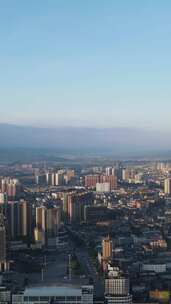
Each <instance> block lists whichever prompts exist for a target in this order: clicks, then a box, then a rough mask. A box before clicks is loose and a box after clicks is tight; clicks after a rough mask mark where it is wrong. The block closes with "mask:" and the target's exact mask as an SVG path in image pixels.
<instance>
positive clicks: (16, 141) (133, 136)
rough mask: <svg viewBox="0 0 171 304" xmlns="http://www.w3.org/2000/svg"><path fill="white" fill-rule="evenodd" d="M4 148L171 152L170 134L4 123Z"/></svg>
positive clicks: (0, 143) (0, 141) (0, 132)
mask: <svg viewBox="0 0 171 304" xmlns="http://www.w3.org/2000/svg"><path fill="white" fill-rule="evenodd" d="M0 147H1V148H36V149H41V148H42V149H57V150H66V151H83V152H85V151H89V152H93V151H94V152H99V153H100V152H105V151H106V152H111V153H117V154H119V153H122V154H124V153H132V154H133V153H135V154H136V153H140V152H141V151H161V150H162V151H165V150H171V142H170V134H169V133H162V132H160V133H159V132H155V131H150V130H148V131H146V130H141V129H138V128H137V129H136V128H87V127H85V128H84V127H80V128H78V127H57V128H46V127H45V128H43V127H41V128H40V127H30V126H18V125H12V124H0Z"/></svg>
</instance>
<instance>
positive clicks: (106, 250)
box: [102, 236, 113, 260]
mask: <svg viewBox="0 0 171 304" xmlns="http://www.w3.org/2000/svg"><path fill="white" fill-rule="evenodd" d="M112 255H113V242H112V239H111V238H110V237H109V236H108V237H106V238H104V239H103V240H102V258H103V260H109V259H111V258H112Z"/></svg>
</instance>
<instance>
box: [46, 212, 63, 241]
mask: <svg viewBox="0 0 171 304" xmlns="http://www.w3.org/2000/svg"><path fill="white" fill-rule="evenodd" d="M60 223H61V208H60V207H54V208H49V209H46V232H47V236H48V237H56V236H57V233H58V230H59V227H60Z"/></svg>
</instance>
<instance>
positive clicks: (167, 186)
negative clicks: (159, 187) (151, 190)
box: [164, 178, 171, 195]
mask: <svg viewBox="0 0 171 304" xmlns="http://www.w3.org/2000/svg"><path fill="white" fill-rule="evenodd" d="M164 193H165V194H168V195H169V194H171V178H166V179H165V181H164Z"/></svg>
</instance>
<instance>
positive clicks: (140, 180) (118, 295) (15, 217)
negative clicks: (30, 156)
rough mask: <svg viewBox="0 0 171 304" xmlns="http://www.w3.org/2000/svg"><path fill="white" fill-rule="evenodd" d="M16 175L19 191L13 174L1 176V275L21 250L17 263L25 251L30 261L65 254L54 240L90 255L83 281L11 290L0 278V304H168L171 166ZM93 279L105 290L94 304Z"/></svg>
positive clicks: (143, 164) (125, 165)
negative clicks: (44, 256)
mask: <svg viewBox="0 0 171 304" xmlns="http://www.w3.org/2000/svg"><path fill="white" fill-rule="evenodd" d="M36 165H37V164H36ZM36 165H35V166H36ZM20 170H23V171H24V172H26V174H25V175H24V174H23V175H24V176H23V177H22V178H23V179H22V178H21V180H22V181H23V180H24V182H23V185H22V187H21V182H20V181H19V180H20V178H19V177H18V178H17V179H16V178H15V177H14V178H11V177H2V178H1V179H0V274H2V275H3V274H4V273H8V272H9V271H10V269H11V268H10V265H11V258H12V259H13V261H12V262H14V263H15V258H16V259H17V254H18V255H20V253H21V254H22V257H23V260H25V257H26V256H27V254H28V252H29V258H30V257H31V256H34V253H35V252H36V254H37V255H38V254H40V253H43V254H45V252H48V253H49V252H51V251H54V252H55V254H58V253H59V251H60V252H62V253H63V254H64V247H62V245H61V243H60V239H61V240H63V241H61V242H62V244H64V243H66V244H68V243H67V241H66V234H67V238H68V239H69V241H70V243H69V246H68V247H67V254H69V256H70V255H74V256H76V257H77V256H80V253H79V252H80V251H79V250H80V248H77V246H83V248H82V247H81V250H83V249H84V250H87V252H88V254H89V255H90V258H87V257H86V255H85V256H84V255H83V259H81V261H82V262H83V264H84V263H85V264H86V265H87V267H88V270H87V271H85V269H84V274H83V276H84V275H85V276H86V279H87V280H88V281H89V282H87V283H86V284H81V282H80V284H73V282H72V280H71V281H70V284H68V285H67V284H64V282H63V283H60V282H54V284H50V285H45V284H44V282H42V284H39V286H30V285H29V284H26V286H24V287H23V288H20V289H15V290H10V289H9V288H8V287H7V286H5V285H4V284H1V275H0V286H1V287H0V303H3V304H9V303H14V304H20V303H22V304H23V303H32V304H35V303H36V304H38V303H39V304H41V303H43V304H50V303H53V304H56V303H58V304H59V303H62V304H64V303H65V304H66V303H68V304H82V303H85V304H91V303H93V301H94V302H96V301H97V303H99V302H100V303H106V304H131V303H169V301H170V299H171V293H170V290H171V283H170V282H171V263H170V259H171V164H170V162H168V163H167V162H159V163H156V162H142V161H141V162H135V163H133V162H124V163H122V164H121V163H118V162H117V163H116V164H115V165H114V166H113V165H111V166H107V167H106V166H103V165H102V166H98V167H93V166H92V167H91V166H90V165H89V166H87V167H86V166H82V167H81V168H80V167H76V168H74V169H68V168H64V169H54V168H53V166H52V167H51V166H49V168H48V169H44V168H41V166H40V167H39V168H36V167H34V166H33V165H32V166H24V167H22V168H21V166H20ZM25 170H26V171H25ZM11 176H14V175H11ZM17 176H18V172H17ZM26 180H27V181H28V183H25V181H26ZM74 236H76V239H77V241H78V240H81V242H75V239H74ZM78 244H79V245H78ZM80 244H81V245H80ZM59 248H60V250H59ZM61 248H62V249H61ZM84 250H83V251H84ZM81 252H82V251H81ZM91 254H92V256H91ZM91 259H94V260H93V263H94V264H93V267H92V266H91V265H90V264H91V263H90V260H91ZM30 265H31V264H30ZM66 268H67V266H66ZM16 270H17V267H16V268H15V271H16ZM96 272H97V273H96ZM97 276H99V278H100V279H99V281H100V283H102V284H103V289H104V290H103V291H101V290H100V291H101V294H102V296H101V298H100V299H98V300H97V299H96V297H95V294H96V292H97V290H96V289H98V287H97V286H98V283H99V282H98V281H96V277H97ZM38 283H40V282H38ZM57 283H58V284H57ZM59 283H60V284H59ZM14 285H15V284H14ZM98 301H99V302H98Z"/></svg>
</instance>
